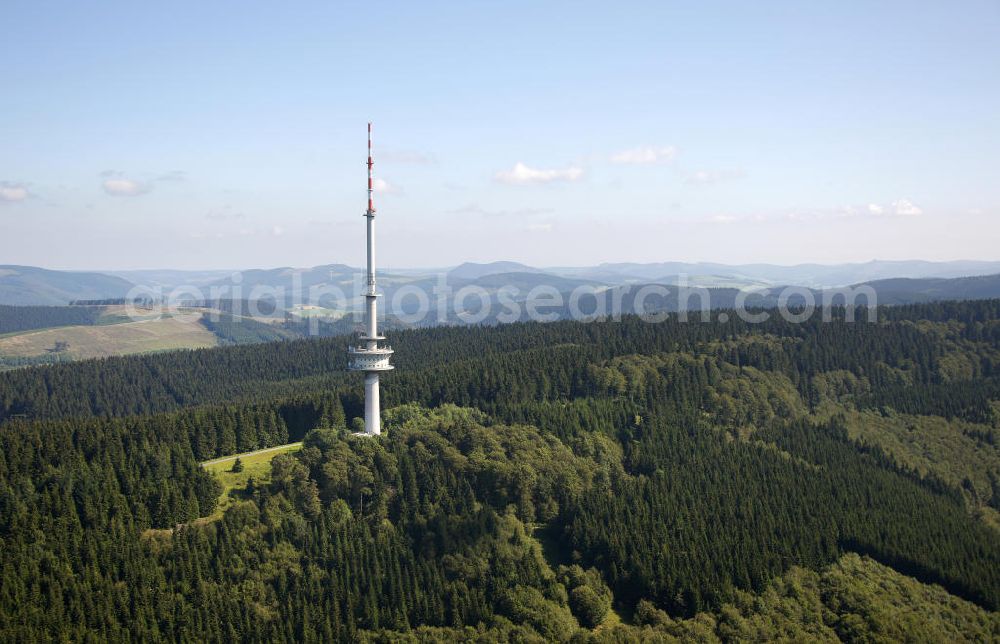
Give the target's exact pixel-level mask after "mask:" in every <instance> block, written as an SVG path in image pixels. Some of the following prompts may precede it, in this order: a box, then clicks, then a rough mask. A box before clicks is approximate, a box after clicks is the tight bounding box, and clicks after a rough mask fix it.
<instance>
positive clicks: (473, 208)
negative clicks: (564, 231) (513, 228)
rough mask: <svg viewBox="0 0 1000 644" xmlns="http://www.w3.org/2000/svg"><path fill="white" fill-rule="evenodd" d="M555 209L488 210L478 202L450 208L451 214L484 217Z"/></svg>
mask: <svg viewBox="0 0 1000 644" xmlns="http://www.w3.org/2000/svg"><path fill="white" fill-rule="evenodd" d="M552 211H553V209H552V208H518V209H516V210H487V209H486V208H482V207H480V206H479V205H478V204H474V203H470V204H466V205H464V206H462V207H461V208H455V209H454V210H449V211H448V214H451V215H482V216H484V217H530V216H532V215H545V214H549V213H551V212H552Z"/></svg>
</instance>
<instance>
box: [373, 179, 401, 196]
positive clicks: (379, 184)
mask: <svg viewBox="0 0 1000 644" xmlns="http://www.w3.org/2000/svg"><path fill="white" fill-rule="evenodd" d="M372 188H374V189H375V192H377V193H379V194H383V195H394V194H398V193H399V188H397V187H396V186H394V185H392V184H391V183H389V182H388V181H386V180H385V179H374V180H373V181H372Z"/></svg>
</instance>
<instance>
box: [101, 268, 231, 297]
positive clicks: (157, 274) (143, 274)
mask: <svg viewBox="0 0 1000 644" xmlns="http://www.w3.org/2000/svg"><path fill="white" fill-rule="evenodd" d="M104 272H105V274H107V275H114V276H115V277H120V278H122V279H124V280H128V281H129V282H132V283H133V284H140V285H142V286H148V287H151V288H162V289H164V291H167V292H169V291H170V290H172V289H174V288H176V287H178V286H185V285H189V286H202V285H204V284H209V283H211V282H216V281H218V280H222V279H225V278H226V277H228V276H230V275H232V274H233V271H229V270H227V271H223V270H218V271H175V270H173V269H159V270H158V269H152V270H136V271H104Z"/></svg>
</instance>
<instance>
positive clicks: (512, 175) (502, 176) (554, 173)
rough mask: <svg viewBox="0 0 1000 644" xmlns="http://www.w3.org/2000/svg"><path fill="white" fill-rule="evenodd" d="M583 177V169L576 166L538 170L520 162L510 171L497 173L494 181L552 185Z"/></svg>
mask: <svg viewBox="0 0 1000 644" xmlns="http://www.w3.org/2000/svg"><path fill="white" fill-rule="evenodd" d="M582 176H583V169H582V168H578V167H577V166H570V167H568V168H559V169H549V170H540V169H538V168H529V167H528V166H526V165H524V164H523V163H521V162H520V161H518V162H517V163H515V164H514V167H513V169H511V170H502V171H500V172H497V173H496V175H495V177H494V178H495V179H496V180H497V181H499V182H501V183H509V184H528V183H552V182H553V181H576V180H578V179H580V178H581V177H582Z"/></svg>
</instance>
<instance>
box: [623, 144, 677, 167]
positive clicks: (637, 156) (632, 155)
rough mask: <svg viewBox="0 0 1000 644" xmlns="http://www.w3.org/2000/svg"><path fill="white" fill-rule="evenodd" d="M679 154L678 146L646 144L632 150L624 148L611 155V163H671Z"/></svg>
mask: <svg viewBox="0 0 1000 644" xmlns="http://www.w3.org/2000/svg"><path fill="white" fill-rule="evenodd" d="M675 156H677V148H675V147H674V146H672V145H668V146H666V147H660V148H657V147H653V146H651V145H645V146H641V147H638V148H632V149H631V150H622V151H621V152H616V153H615V154H612V155H611V163H618V164H631V165H650V164H653V163H669V162H671V161H673V160H674V157H675Z"/></svg>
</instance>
